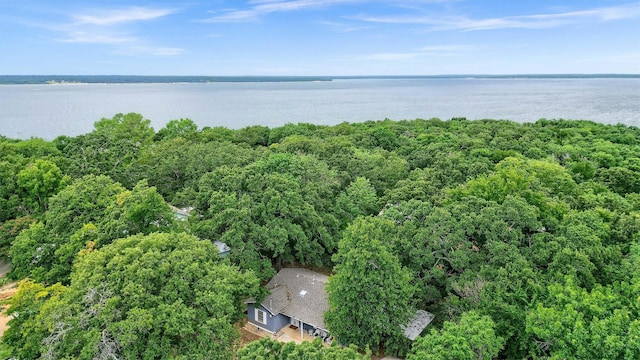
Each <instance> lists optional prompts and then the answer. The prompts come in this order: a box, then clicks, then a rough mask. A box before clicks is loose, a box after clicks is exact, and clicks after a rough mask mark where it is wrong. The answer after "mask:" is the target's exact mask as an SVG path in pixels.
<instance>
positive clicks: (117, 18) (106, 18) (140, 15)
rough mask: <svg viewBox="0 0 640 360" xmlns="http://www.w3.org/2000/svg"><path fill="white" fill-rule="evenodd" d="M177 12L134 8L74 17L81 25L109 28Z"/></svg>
mask: <svg viewBox="0 0 640 360" xmlns="http://www.w3.org/2000/svg"><path fill="white" fill-rule="evenodd" d="M176 12H177V10H176V9H168V8H165V9H162V8H145V7H139V6H133V7H129V8H124V9H118V10H93V11H91V12H90V13H82V14H74V15H72V17H73V18H74V19H75V20H76V21H77V22H78V23H79V24H92V25H99V26H108V25H115V24H122V23H129V22H136V21H148V20H154V19H158V18H161V17H164V16H167V15H171V14H174V13H176Z"/></svg>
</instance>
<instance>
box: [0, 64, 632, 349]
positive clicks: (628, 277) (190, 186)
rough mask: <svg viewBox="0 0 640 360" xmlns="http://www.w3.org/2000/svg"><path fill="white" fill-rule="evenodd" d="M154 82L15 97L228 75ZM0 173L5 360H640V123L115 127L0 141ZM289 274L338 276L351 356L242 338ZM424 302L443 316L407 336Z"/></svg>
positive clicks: (330, 319) (335, 301)
mask: <svg viewBox="0 0 640 360" xmlns="http://www.w3.org/2000/svg"><path fill="white" fill-rule="evenodd" d="M576 76H582V75H576ZM589 76H593V75H589ZM611 76H628V75H607V77H611ZM144 78H145V79H146V80H144V81H143V80H142V77H140V78H132V77H128V76H126V77H111V78H109V77H91V76H88V77H84V76H82V77H72V76H71V77H69V76H62V77H51V76H34V77H29V76H25V77H19V76H17V77H10V76H0V83H4V84H8V83H21V84H28V83H43V82H41V81H44V83H46V82H47V81H50V82H67V81H68V82H74V81H77V82H109V81H114V82H119V81H124V82H128V81H133V80H138V81H137V82H146V81H149V82H156V80H163V82H173V81H198V82H200V81H203V82H204V81H222V80H219V78H211V79H208V78H205V77H175V78H167V77H162V79H160V78H159V77H144ZM185 78H190V79H191V80H185ZM105 79H108V80H109V81H105ZM126 79H128V80H126ZM180 79H182V80H180ZM216 79H218V80H216ZM234 79H235V78H234ZM237 79H238V80H237V81H244V80H243V79H244V78H237ZM279 79H280V80H277V81H320V80H331V79H335V78H334V77H319V78H314V77H310V78H296V79H291V78H289V79H284V80H283V78H279ZM229 81H235V80H229ZM252 81H260V80H255V79H254V80H252ZM265 81H268V80H265ZM612 121H615V119H612ZM0 132H1V129H0ZM0 177H1V178H2V181H1V182H0V256H1V257H2V258H4V259H5V260H6V261H10V262H11V264H12V270H11V272H10V273H9V274H8V277H9V279H10V280H16V281H20V282H19V287H18V291H17V293H16V295H14V296H13V298H11V300H9V304H10V307H9V308H8V310H7V311H8V314H9V315H11V316H12V318H11V320H10V321H9V324H8V325H9V329H8V330H7V331H6V332H5V334H4V336H3V337H2V340H1V342H0V356H4V358H9V357H13V358H19V359H39V358H44V359H65V358H77V359H115V358H118V359H137V358H145V359H164V358H169V359H234V358H238V359H256V358H265V359H266V358H269V359H295V358H319V359H321V358H326V359H369V358H370V357H371V354H372V353H373V354H385V355H397V356H403V357H405V356H406V358H407V359H408V360H425V359H450V358H455V359H489V358H495V359H523V358H529V359H548V358H554V359H639V358H640V301H638V299H640V129H638V128H637V127H632V126H625V125H603V124H600V123H595V122H592V121H585V120H545V119H542V120H538V121H537V122H535V123H524V124H519V123H515V122H511V121H506V120H499V121H498V120H477V121H469V120H466V119H465V118H454V119H451V120H447V121H443V120H439V119H429V120H423V119H416V120H411V121H408V120H407V121H392V120H383V121H367V122H362V123H353V124H351V123H342V124H338V125H335V126H324V125H322V126H321V125H314V124H308V123H300V124H287V125H284V126H281V127H275V128H269V127H266V126H250V127H246V128H243V129H238V130H232V129H228V128H224V127H205V128H202V129H200V128H198V126H197V125H196V124H195V123H194V122H193V121H191V120H189V119H177V120H172V121H169V122H168V123H167V124H166V125H165V127H163V128H161V129H153V128H152V127H151V126H150V121H149V120H148V119H145V118H144V117H143V116H142V115H140V114H135V113H130V114H117V115H115V116H114V117H113V118H104V119H101V120H99V121H97V122H96V123H95V125H94V130H93V131H92V132H90V133H87V134H83V135H79V136H75V137H70V136H60V137H58V138H56V139H54V140H52V141H46V140H43V139H39V138H32V139H28V140H17V139H10V138H7V137H3V136H0ZM175 207H178V208H189V209H192V210H191V212H190V216H189V217H188V220H186V221H180V220H178V219H176V217H175V214H174V210H175ZM213 241H222V242H224V243H226V244H227V245H229V247H230V248H231V252H230V254H229V256H227V257H225V258H221V257H220V256H218V251H217V248H216V246H215V245H214V244H213V243H212V242H213ZM286 266H300V267H306V268H311V269H314V270H316V271H320V272H323V273H326V274H327V275H330V280H329V285H328V293H329V304H330V309H329V311H328V312H327V313H326V316H325V322H326V324H327V326H328V328H329V330H330V331H331V333H332V335H333V336H335V338H336V339H337V340H338V341H335V342H334V343H335V344H337V343H340V344H343V345H345V347H332V348H326V347H323V346H321V345H320V344H319V343H307V344H303V345H295V344H288V345H283V344H279V343H275V342H273V341H270V340H260V341H259V342H253V343H251V344H249V345H245V344H244V343H242V342H241V341H240V339H241V338H240V332H239V330H238V327H237V326H236V324H238V323H239V322H242V320H243V319H244V317H245V315H244V311H245V300H246V299H247V298H249V297H254V298H257V299H262V298H264V296H265V295H266V294H265V290H264V289H263V288H262V287H261V286H260V285H261V284H264V283H265V282H266V281H268V280H269V279H270V278H271V277H272V276H273V275H274V274H275V273H276V272H277V271H278V270H279V269H280V268H282V267H286ZM346 279H349V280H346ZM372 294H376V295H375V296H373V295H372ZM381 294H382V295H381ZM411 309H421V310H426V311H429V312H431V313H432V314H434V315H435V320H434V321H433V323H432V324H430V325H429V327H427V329H425V330H424V331H423V333H422V334H421V336H419V337H418V338H417V339H416V340H415V341H413V342H410V341H409V340H407V339H406V338H404V336H403V333H402V325H403V324H406V323H407V321H408V317H410V316H411V311H409V310H411ZM363 324H366V326H364V325H363ZM350 344H351V345H352V346H348V345H350Z"/></svg>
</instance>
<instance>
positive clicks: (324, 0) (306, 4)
mask: <svg viewBox="0 0 640 360" xmlns="http://www.w3.org/2000/svg"><path fill="white" fill-rule="evenodd" d="M358 2H363V0H288V1H282V0H261V1H250V2H249V4H251V7H249V8H248V9H243V10H229V11H227V12H226V13H224V14H221V15H217V16H213V17H210V18H208V19H205V20H202V21H203V22H241V21H251V20H256V19H258V18H259V17H260V16H262V15H265V14H270V13H275V12H284V11H295V10H303V9H309V8H320V7H325V6H330V5H338V4H347V3H358Z"/></svg>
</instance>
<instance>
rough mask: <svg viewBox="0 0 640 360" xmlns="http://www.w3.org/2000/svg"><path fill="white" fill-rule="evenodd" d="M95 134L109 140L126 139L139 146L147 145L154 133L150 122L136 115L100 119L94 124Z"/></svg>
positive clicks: (120, 115) (117, 115) (120, 114)
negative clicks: (104, 136)
mask: <svg viewBox="0 0 640 360" xmlns="http://www.w3.org/2000/svg"><path fill="white" fill-rule="evenodd" d="M94 127H95V130H94V132H95V133H96V134H103V135H106V136H107V137H108V138H109V139H110V140H121V139H128V140H131V141H132V142H134V143H136V144H139V145H138V146H140V145H146V144H149V143H150V142H151V141H152V140H153V136H154V135H155V132H154V131H153V128H152V127H151V120H149V119H145V118H144V117H143V116H142V115H140V114H136V113H128V114H122V113H119V114H116V115H114V116H113V117H112V118H111V119H107V118H102V119H100V121H97V122H95V123H94Z"/></svg>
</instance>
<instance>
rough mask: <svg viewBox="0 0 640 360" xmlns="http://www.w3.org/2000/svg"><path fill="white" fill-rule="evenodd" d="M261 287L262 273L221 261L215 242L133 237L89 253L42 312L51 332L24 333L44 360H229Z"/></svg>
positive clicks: (182, 237)
mask: <svg viewBox="0 0 640 360" xmlns="http://www.w3.org/2000/svg"><path fill="white" fill-rule="evenodd" d="M257 290H258V280H257V278H256V277H255V276H254V275H253V274H252V273H242V272H240V271H238V269H237V268H236V267H233V266H230V265H227V264H224V263H222V262H221V261H220V258H219V257H218V253H217V250H216V248H215V246H214V245H213V244H212V243H211V242H209V241H203V240H199V239H197V238H195V237H193V236H190V235H186V234H162V233H155V234H151V235H136V236H131V237H128V238H124V239H119V240H117V241H115V242H113V243H112V244H110V245H107V246H105V247H103V248H101V249H99V250H96V251H87V252H84V253H83V254H82V256H80V257H79V259H78V262H77V264H76V266H75V267H74V271H73V274H72V280H71V285H70V287H69V288H68V291H67V292H65V293H64V294H63V295H62V296H60V298H59V299H51V300H48V301H47V302H46V303H45V304H44V305H43V306H42V308H41V310H40V314H39V315H38V316H39V318H40V319H42V321H43V325H44V326H45V327H46V333H45V334H44V336H42V335H43V334H42V333H41V332H31V331H26V333H23V336H22V338H25V339H27V338H28V339H30V340H29V342H30V344H31V345H32V346H39V353H38V355H39V356H41V357H43V358H54V359H68V358H75V359H95V358H102V359H108V358H125V359H160V358H163V359H164V358H175V359H229V358H231V357H232V348H233V344H234V342H235V340H236V339H237V338H238V336H239V333H238V330H237V329H236V328H235V326H234V323H235V322H237V321H238V320H239V319H241V318H242V317H243V316H244V314H243V306H244V300H245V299H246V298H247V297H250V296H255V295H256V292H257ZM37 296H38V295H37V294H35V297H36V298H37ZM31 336H33V337H31ZM36 357H38V356H35V357H32V358H36Z"/></svg>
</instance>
